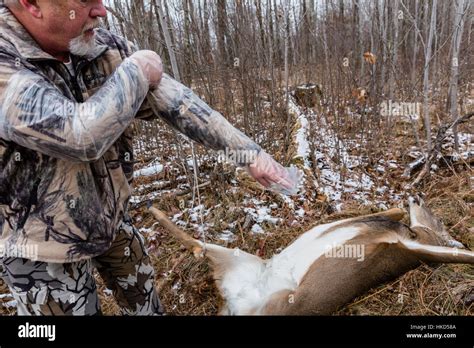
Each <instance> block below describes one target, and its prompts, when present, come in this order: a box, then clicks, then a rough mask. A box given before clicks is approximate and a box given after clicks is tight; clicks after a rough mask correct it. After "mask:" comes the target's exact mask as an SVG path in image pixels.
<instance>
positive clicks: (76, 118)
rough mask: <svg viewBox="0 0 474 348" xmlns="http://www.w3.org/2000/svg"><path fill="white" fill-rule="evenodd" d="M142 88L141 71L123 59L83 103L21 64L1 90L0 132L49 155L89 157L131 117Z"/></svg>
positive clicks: (144, 90) (106, 145)
mask: <svg viewBox="0 0 474 348" xmlns="http://www.w3.org/2000/svg"><path fill="white" fill-rule="evenodd" d="M147 91H148V83H147V81H146V79H145V77H144V75H143V73H142V72H141V70H140V69H139V68H138V67H137V66H136V65H135V64H134V63H132V62H131V61H129V60H125V61H124V62H123V63H122V64H121V65H120V66H119V67H118V68H117V70H116V71H115V72H114V73H113V74H112V75H111V76H110V77H109V79H108V80H107V81H106V82H105V84H104V85H103V86H102V88H101V89H100V90H99V91H97V92H96V93H95V94H94V95H93V96H92V97H91V98H89V99H88V100H87V101H86V102H85V103H77V102H74V101H71V100H69V99H68V98H66V97H64V96H63V95H62V94H61V92H60V91H59V90H58V89H57V88H56V87H54V86H53V85H51V84H50V83H49V82H48V81H46V80H45V79H43V78H42V77H41V76H39V75H37V74H34V73H33V72H31V71H29V70H26V69H22V70H20V71H18V72H16V73H15V74H13V75H12V76H11V78H10V79H9V81H8V84H7V86H6V89H5V90H4V93H3V95H2V96H1V106H0V137H1V138H3V139H5V140H8V141H13V142H15V143H17V144H19V145H22V146H25V147H27V148H30V149H33V150H36V151H39V152H41V153H44V154H47V155H50V156H53V157H57V158H62V159H67V160H71V161H93V160H96V159H98V158H100V157H101V156H102V155H103V154H104V153H105V151H107V149H108V148H109V147H110V146H111V145H112V144H113V143H114V142H115V141H116V140H117V138H118V137H119V136H120V135H121V134H122V133H123V131H124V130H125V129H126V128H127V127H128V125H129V124H130V122H131V121H133V119H134V116H135V114H136V113H137V111H138V109H139V108H140V105H141V104H142V102H143V100H144V99H145V96H146V93H147Z"/></svg>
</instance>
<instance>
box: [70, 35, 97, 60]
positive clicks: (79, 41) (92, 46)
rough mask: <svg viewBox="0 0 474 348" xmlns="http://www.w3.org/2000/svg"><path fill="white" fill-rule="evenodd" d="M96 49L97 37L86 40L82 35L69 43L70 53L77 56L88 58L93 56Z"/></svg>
mask: <svg viewBox="0 0 474 348" xmlns="http://www.w3.org/2000/svg"><path fill="white" fill-rule="evenodd" d="M96 49H97V43H96V42H95V35H94V36H92V37H91V38H89V39H86V38H85V37H84V35H80V36H78V37H75V38H74V39H72V40H71V41H70V42H69V52H70V53H71V54H73V55H75V56H79V57H86V56H89V55H93V54H94V52H95V51H96Z"/></svg>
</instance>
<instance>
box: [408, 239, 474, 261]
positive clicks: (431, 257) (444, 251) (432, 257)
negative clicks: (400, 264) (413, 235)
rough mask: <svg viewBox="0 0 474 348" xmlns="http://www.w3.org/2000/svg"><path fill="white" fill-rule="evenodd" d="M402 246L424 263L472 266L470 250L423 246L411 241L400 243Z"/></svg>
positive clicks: (473, 259) (473, 257)
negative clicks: (466, 264)
mask: <svg viewBox="0 0 474 348" xmlns="http://www.w3.org/2000/svg"><path fill="white" fill-rule="evenodd" d="M402 245H403V247H404V248H406V249H408V250H409V251H410V252H411V253H412V254H413V255H415V256H416V257H417V258H418V259H420V260H421V261H424V262H435V263H468V264H474V252H473V251H470V250H464V249H457V248H448V247H442V246H434V245H425V244H421V243H418V242H415V241H411V240H404V241H402Z"/></svg>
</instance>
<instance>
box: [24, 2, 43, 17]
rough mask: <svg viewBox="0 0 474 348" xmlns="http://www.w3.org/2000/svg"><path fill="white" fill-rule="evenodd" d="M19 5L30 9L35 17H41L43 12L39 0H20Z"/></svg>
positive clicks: (27, 9)
mask: <svg viewBox="0 0 474 348" xmlns="http://www.w3.org/2000/svg"><path fill="white" fill-rule="evenodd" d="M18 2H19V6H20V7H21V8H23V9H24V10H26V11H28V12H29V13H30V14H31V15H32V16H33V17H35V18H41V17H43V13H42V12H41V9H40V7H39V4H38V1H37V0H18Z"/></svg>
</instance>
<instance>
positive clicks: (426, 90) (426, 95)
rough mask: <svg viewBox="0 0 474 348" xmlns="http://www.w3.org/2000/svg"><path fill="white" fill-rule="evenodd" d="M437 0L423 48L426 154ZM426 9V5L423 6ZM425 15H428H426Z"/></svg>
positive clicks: (428, 147) (429, 125) (432, 9)
mask: <svg viewBox="0 0 474 348" xmlns="http://www.w3.org/2000/svg"><path fill="white" fill-rule="evenodd" d="M437 4H438V0H433V5H432V7H431V21H430V28H429V34H428V40H427V42H426V47H425V67H424V72H423V118H424V121H425V128H426V144H427V153H429V152H430V151H431V118H430V110H429V106H428V102H429V92H430V83H429V76H430V62H431V54H432V52H431V46H432V44H433V36H434V31H435V29H436V8H437ZM425 9H427V5H425ZM425 15H428V14H427V13H426V14H425Z"/></svg>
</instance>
